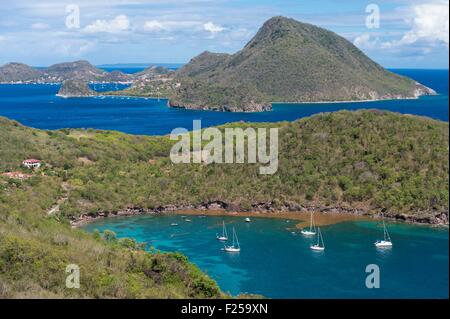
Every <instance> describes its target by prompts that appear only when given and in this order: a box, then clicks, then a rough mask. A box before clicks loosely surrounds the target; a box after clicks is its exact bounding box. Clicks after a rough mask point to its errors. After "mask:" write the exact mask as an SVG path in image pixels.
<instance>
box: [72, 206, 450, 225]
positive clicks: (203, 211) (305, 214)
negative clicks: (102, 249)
mask: <svg viewBox="0 0 450 319" xmlns="http://www.w3.org/2000/svg"><path fill="white" fill-rule="evenodd" d="M268 205H269V204H268V203H266V204H264V205H260V206H256V205H255V206H254V207H253V209H252V210H250V211H244V210H240V209H239V208H228V207H226V204H225V203H221V202H213V203H205V204H201V205H197V206H194V205H180V206H176V205H167V206H160V207H158V208H156V209H143V208H139V207H132V208H127V209H124V210H120V211H116V212H99V213H97V214H82V215H80V216H78V217H77V218H74V219H72V220H70V225H71V227H72V228H79V227H81V226H84V225H86V224H88V223H91V222H94V221H97V220H100V219H104V218H114V217H132V216H141V215H170V214H173V215H192V216H195V215H198V216H201V215H204V216H235V217H262V218H278V219H289V220H296V221H300V222H299V223H297V224H296V225H295V227H296V228H297V229H299V228H302V227H304V226H305V225H307V224H308V223H309V218H310V214H311V213H314V214H315V216H316V218H315V222H316V225H317V226H326V225H332V224H337V223H340V222H345V221H352V220H380V219H381V217H382V216H381V214H380V213H373V212H372V213H371V212H369V211H366V210H363V209H357V208H353V209H352V208H343V207H321V206H309V207H302V206H298V205H295V206H294V207H289V208H288V209H273V208H271V207H270V206H268ZM384 217H385V219H386V220H388V221H391V222H401V223H406V224H415V225H423V226H430V227H447V228H448V227H449V224H448V212H441V213H438V214H436V215H435V216H434V217H433V218H432V219H431V218H418V217H414V216H410V215H401V214H396V215H392V214H385V216H384Z"/></svg>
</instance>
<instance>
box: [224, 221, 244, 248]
mask: <svg viewBox="0 0 450 319" xmlns="http://www.w3.org/2000/svg"><path fill="white" fill-rule="evenodd" d="M224 249H225V251H226V252H229V253H238V252H240V251H241V246H240V245H239V240H238V238H237V235H236V231H235V229H234V227H233V245H231V246H226V245H225V248H224Z"/></svg>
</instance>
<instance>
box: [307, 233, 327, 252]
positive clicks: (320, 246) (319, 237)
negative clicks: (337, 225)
mask: <svg viewBox="0 0 450 319" xmlns="http://www.w3.org/2000/svg"><path fill="white" fill-rule="evenodd" d="M310 248H311V249H312V250H319V251H323V250H325V244H324V243H323V237H322V233H321V232H320V227H318V228H317V244H316V245H311V246H310Z"/></svg>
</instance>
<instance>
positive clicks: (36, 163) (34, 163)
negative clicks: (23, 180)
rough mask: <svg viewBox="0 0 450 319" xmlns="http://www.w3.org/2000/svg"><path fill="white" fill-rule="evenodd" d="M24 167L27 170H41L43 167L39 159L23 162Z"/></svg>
mask: <svg viewBox="0 0 450 319" xmlns="http://www.w3.org/2000/svg"><path fill="white" fill-rule="evenodd" d="M22 165H23V166H25V167H26V168H39V167H41V161H40V160H37V159H33V158H31V159H26V160H24V161H23V162H22Z"/></svg>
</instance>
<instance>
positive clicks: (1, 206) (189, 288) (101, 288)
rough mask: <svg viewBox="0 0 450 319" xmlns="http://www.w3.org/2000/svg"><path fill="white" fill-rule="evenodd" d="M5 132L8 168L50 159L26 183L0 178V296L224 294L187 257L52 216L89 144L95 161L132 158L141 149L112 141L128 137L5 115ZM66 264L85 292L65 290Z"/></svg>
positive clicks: (0, 150)
mask: <svg viewBox="0 0 450 319" xmlns="http://www.w3.org/2000/svg"><path fill="white" fill-rule="evenodd" d="M83 134H85V133H83ZM0 135H1V139H0V159H1V162H2V171H5V170H10V169H17V168H18V167H17V166H18V165H17V163H18V162H20V159H21V158H24V157H39V158H45V159H48V160H47V161H46V168H45V170H44V173H45V176H40V175H37V176H35V177H33V178H31V179H29V180H26V181H13V180H7V179H2V178H1V177H0V298H22V297H33V298H36V297H38V298H62V297H75V298H77V297H83V298H85V297H87V298H205V297H206V298H209V297H221V296H223V294H222V293H221V292H220V290H219V288H218V286H217V285H216V283H215V282H214V281H212V280H211V279H209V278H208V277H207V276H206V275H204V274H203V273H201V272H200V270H199V269H198V268H197V267H195V266H194V265H192V264H190V263H189V262H188V261H187V260H186V258H185V257H184V256H182V255H179V254H161V253H158V252H153V253H151V254H149V253H143V252H142V251H141V250H140V247H138V246H137V245H136V244H135V243H133V242H132V241H129V240H120V241H119V240H116V239H114V238H112V239H111V238H109V239H108V240H106V239H104V238H102V237H100V236H98V235H97V236H93V235H89V234H86V233H85V232H83V231H79V230H73V229H71V227H70V226H69V224H68V222H67V220H65V219H64V218H63V216H52V217H48V216H47V215H46V212H47V211H48V209H49V208H50V207H51V206H52V205H53V204H54V203H55V202H56V201H57V199H58V198H59V197H61V196H62V194H63V193H64V190H63V189H62V188H61V185H62V183H63V180H64V179H65V177H66V175H67V172H69V171H70V170H71V168H72V167H74V166H76V165H80V163H81V162H78V161H77V158H78V157H79V156H83V155H86V153H89V152H88V151H84V148H91V147H92V148H94V149H95V151H93V152H91V153H89V154H90V157H91V158H92V157H93V156H94V154H96V156H104V157H109V156H110V155H113V154H117V153H120V150H123V151H124V152H128V151H130V152H129V157H128V158H129V159H130V160H133V158H134V157H133V151H132V150H131V149H133V148H135V146H130V149H127V150H125V148H123V149H121V148H120V147H119V146H117V147H114V145H113V144H114V142H116V144H119V141H120V140H121V139H124V140H127V137H125V136H122V135H119V136H115V137H114V139H112V142H113V143H109V142H110V141H108V140H107V138H106V137H104V139H103V141H104V143H102V145H97V146H96V145H95V143H91V142H87V143H85V142H83V141H80V142H78V141H77V140H76V139H75V138H73V137H69V136H67V135H66V134H64V133H60V132H44V131H39V130H34V129H30V128H26V127H23V126H21V125H18V124H17V123H15V122H11V121H7V120H5V119H0ZM86 135H87V136H89V135H90V133H86ZM98 138H100V136H98ZM130 140H133V139H130ZM136 147H138V146H136ZM116 151H117V152H116ZM108 152H109V153H108ZM137 153H138V151H134V154H137ZM68 264H77V265H79V266H80V269H81V289H72V290H70V289H66V288H65V278H66V276H67V274H66V273H65V268H66V266H67V265H68Z"/></svg>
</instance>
